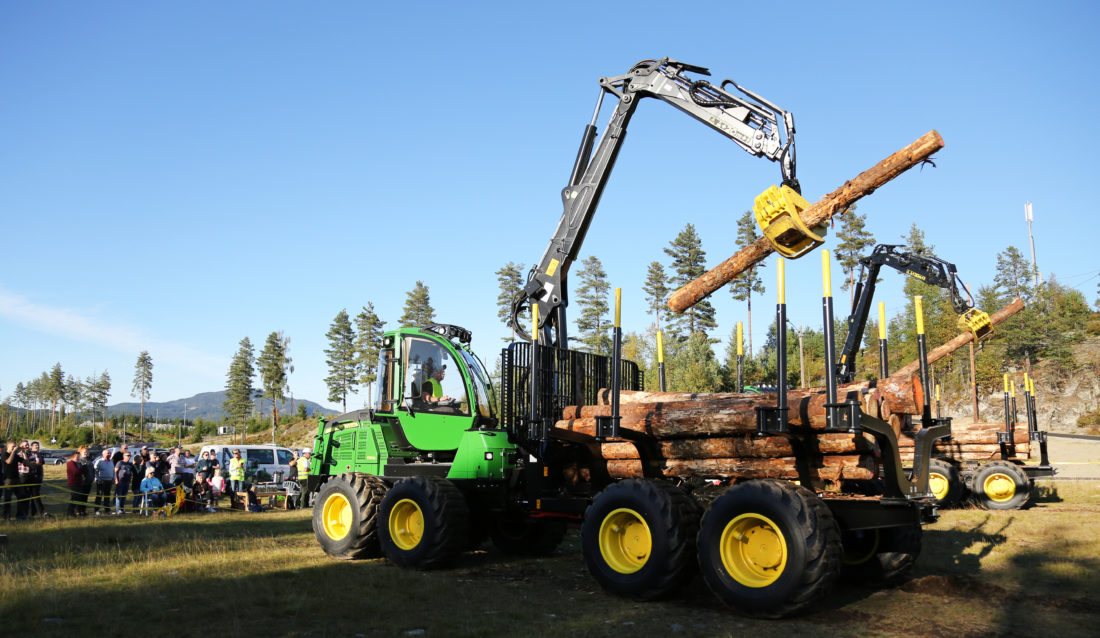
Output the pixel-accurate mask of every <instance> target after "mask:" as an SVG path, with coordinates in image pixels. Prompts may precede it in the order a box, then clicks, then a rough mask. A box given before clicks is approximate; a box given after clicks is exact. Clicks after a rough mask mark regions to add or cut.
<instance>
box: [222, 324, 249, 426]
mask: <svg viewBox="0 0 1100 638" xmlns="http://www.w3.org/2000/svg"><path fill="white" fill-rule="evenodd" d="M237 345H238V348H237V353H236V354H234V355H233V359H232V360H231V361H230V363H229V372H228V373H227V374H226V375H225V401H223V402H222V410H224V411H225V416H226V420H228V421H230V422H232V423H240V422H241V421H244V420H245V419H246V418H248V415H249V414H250V413H251V412H252V380H253V378H255V376H256V368H255V361H256V360H255V355H254V354H253V349H252V342H251V341H250V340H249V339H248V337H245V338H244V339H241V341H240V343H238V344H237Z"/></svg>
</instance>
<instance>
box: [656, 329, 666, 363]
mask: <svg viewBox="0 0 1100 638" xmlns="http://www.w3.org/2000/svg"><path fill="white" fill-rule="evenodd" d="M664 362H665V342H664V339H662V338H661V331H660V330H658V331H657V363H664Z"/></svg>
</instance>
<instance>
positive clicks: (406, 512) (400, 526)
mask: <svg viewBox="0 0 1100 638" xmlns="http://www.w3.org/2000/svg"><path fill="white" fill-rule="evenodd" d="M389 530H390V538H391V539H392V540H393V544H394V545H397V547H398V549H403V550H406V551H407V550H410V549H412V548H414V547H416V546H417V545H419V544H420V540H421V539H422V538H424V512H422V511H420V506H419V505H417V504H416V502H415V501H412V500H409V499H407V498H403V499H401V500H400V501H397V502H396V503H394V505H393V509H392V510H390V520H389Z"/></svg>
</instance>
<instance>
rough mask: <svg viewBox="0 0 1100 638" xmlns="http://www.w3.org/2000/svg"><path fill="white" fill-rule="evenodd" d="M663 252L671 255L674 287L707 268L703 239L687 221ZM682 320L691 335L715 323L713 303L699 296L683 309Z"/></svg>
mask: <svg viewBox="0 0 1100 638" xmlns="http://www.w3.org/2000/svg"><path fill="white" fill-rule="evenodd" d="M665 254H666V255H668V256H669V257H671V258H672V271H673V273H674V274H673V275H672V282H671V283H672V285H673V286H674V287H676V288H680V287H681V286H683V285H685V284H687V283H689V282H691V281H693V280H695V279H696V278H698V277H699V276H700V275H702V274H703V273H705V272H706V271H707V266H706V264H707V253H706V251H704V250H703V240H702V239H700V238H699V235H697V234H696V233H695V226H693V225H691V224H687V225H686V226H684V230H682V231H680V234H679V235H677V236H676V238H675V239H673V240H672V241H671V242H669V245H668V248H665ZM681 320H682V321H685V322H686V323H687V333H688V336H691V335H693V334H695V333H702V334H703V335H704V336H706V334H707V330H710V329H712V328H715V327H717V325H718V322H717V321H715V319H714V306H713V305H711V303H710V302H709V301H707V300H705V299H704V300H702V301H699V302H698V303H696V304H695V305H693V306H691V307H690V308H688V309H687V310H686V311H684V314H683V315H682V316H681Z"/></svg>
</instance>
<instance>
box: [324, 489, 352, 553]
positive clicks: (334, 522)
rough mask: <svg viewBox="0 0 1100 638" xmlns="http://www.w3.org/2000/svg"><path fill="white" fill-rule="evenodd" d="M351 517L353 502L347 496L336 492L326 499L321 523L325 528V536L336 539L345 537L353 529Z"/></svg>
mask: <svg viewBox="0 0 1100 638" xmlns="http://www.w3.org/2000/svg"><path fill="white" fill-rule="evenodd" d="M351 518H352V517H351V503H350V502H349V501H348V498H347V497H346V496H344V495H343V494H341V493H339V492H334V493H332V494H330V495H329V497H328V498H326V499H325V504H324V506H323V507H322V508H321V524H322V526H323V527H324V529H325V536H328V537H329V538H331V539H332V540H334V541H338V540H341V539H343V538H344V537H345V536H347V535H348V532H350V531H351Z"/></svg>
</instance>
